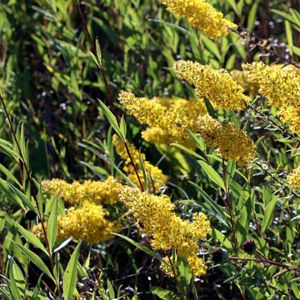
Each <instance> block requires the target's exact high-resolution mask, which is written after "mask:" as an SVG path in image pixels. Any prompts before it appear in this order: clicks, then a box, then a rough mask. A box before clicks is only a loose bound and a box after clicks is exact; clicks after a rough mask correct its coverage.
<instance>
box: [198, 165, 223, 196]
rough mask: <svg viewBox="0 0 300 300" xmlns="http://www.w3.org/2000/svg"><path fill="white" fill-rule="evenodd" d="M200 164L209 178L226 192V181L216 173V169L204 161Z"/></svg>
mask: <svg viewBox="0 0 300 300" xmlns="http://www.w3.org/2000/svg"><path fill="white" fill-rule="evenodd" d="M198 163H199V165H200V166H201V168H202V169H203V171H204V172H205V173H206V174H207V176H208V177H209V178H210V179H211V180H212V181H213V182H214V183H216V184H217V185H218V186H219V187H221V188H222V189H223V190H224V191H225V185H224V181H223V179H222V177H221V176H220V175H219V174H218V173H217V172H216V171H215V169H214V168H213V167H212V166H210V165H209V164H207V163H206V162H205V161H203V160H198Z"/></svg>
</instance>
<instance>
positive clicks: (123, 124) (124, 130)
mask: <svg viewBox="0 0 300 300" xmlns="http://www.w3.org/2000/svg"><path fill="white" fill-rule="evenodd" d="M120 131H121V134H122V136H123V137H124V139H126V135H127V125H126V121H125V119H124V116H122V118H121V121H120Z"/></svg>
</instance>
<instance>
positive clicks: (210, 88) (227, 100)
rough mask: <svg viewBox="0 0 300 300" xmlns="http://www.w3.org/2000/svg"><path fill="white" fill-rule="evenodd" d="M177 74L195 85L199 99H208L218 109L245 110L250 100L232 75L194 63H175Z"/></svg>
mask: <svg viewBox="0 0 300 300" xmlns="http://www.w3.org/2000/svg"><path fill="white" fill-rule="evenodd" d="M175 72H176V74H177V75H178V76H179V77H180V78H182V79H184V80H186V81H187V82H189V83H190V84H192V85H194V86H195V88H196V94H197V96H198V97H201V98H203V97H207V98H208V99H209V100H210V101H211V103H212V104H213V105H214V107H215V108H216V109H232V110H241V109H244V108H245V106H246V103H248V102H249V101H250V98H249V97H248V96H246V95H244V94H243V93H244V89H243V88H242V87H241V86H240V85H238V84H237V83H236V82H235V81H234V80H233V79H232V77H231V76H230V74H229V73H228V72H227V71H226V70H224V69H222V70H214V69H212V68H211V67H210V66H204V65H201V64H199V63H194V62H192V61H183V60H181V61H178V62H176V63H175Z"/></svg>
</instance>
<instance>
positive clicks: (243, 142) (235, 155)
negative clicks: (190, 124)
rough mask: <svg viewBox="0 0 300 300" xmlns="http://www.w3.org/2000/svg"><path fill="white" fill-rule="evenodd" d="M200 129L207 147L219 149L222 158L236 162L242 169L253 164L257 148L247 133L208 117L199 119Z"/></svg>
mask: <svg viewBox="0 0 300 300" xmlns="http://www.w3.org/2000/svg"><path fill="white" fill-rule="evenodd" d="M198 129H199V132H200V134H201V136H202V138H203V139H204V141H205V143H206V144H207V146H209V147H212V148H216V149H218V151H219V153H220V156H221V157H222V158H224V159H228V160H235V161H236V162H237V163H238V164H239V165H240V166H241V167H247V166H249V164H251V161H252V160H253V157H254V155H255V150H256V147H255V144H254V143H253V141H252V140H251V139H250V138H249V137H248V136H247V134H246V132H245V131H243V130H238V129H236V128H234V127H233V125H232V124H230V123H227V124H222V123H220V122H219V121H217V120H215V119H213V118H211V117H210V116H208V115H207V116H203V117H200V118H199V119H198Z"/></svg>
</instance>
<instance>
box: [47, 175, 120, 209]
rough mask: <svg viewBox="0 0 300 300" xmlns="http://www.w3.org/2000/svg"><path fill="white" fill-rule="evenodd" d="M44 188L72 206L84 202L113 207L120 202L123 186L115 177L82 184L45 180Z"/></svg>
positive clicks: (60, 180)
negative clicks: (112, 205)
mask: <svg viewBox="0 0 300 300" xmlns="http://www.w3.org/2000/svg"><path fill="white" fill-rule="evenodd" d="M42 187H43V189H44V190H45V192H46V193H48V194H49V195H53V196H57V197H59V198H61V199H62V200H64V201H65V202H68V203H70V204H72V205H74V204H80V203H82V202H84V201H89V202H92V203H95V204H107V205H111V204H114V203H116V202H118V201H119V192H120V190H121V188H122V185H121V184H120V183H118V182H116V181H115V180H114V179H113V177H108V178H107V179H106V180H105V181H103V182H101V181H92V180H86V181H83V182H82V183H81V182H79V181H73V183H68V182H66V181H64V180H62V179H52V180H44V181H42Z"/></svg>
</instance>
